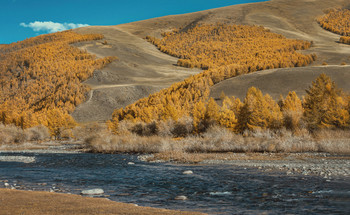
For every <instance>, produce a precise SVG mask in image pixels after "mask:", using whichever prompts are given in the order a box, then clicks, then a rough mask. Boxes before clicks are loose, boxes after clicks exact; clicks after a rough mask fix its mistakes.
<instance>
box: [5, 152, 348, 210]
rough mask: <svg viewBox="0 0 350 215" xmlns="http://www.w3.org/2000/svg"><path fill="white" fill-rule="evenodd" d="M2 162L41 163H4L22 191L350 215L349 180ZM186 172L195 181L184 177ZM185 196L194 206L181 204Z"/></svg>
mask: <svg viewBox="0 0 350 215" xmlns="http://www.w3.org/2000/svg"><path fill="white" fill-rule="evenodd" d="M1 155H11V156H16V155H21V156H35V158H36V160H35V162H33V163H19V162H0V179H1V180H8V181H9V183H10V184H16V186H17V187H21V188H22V189H36V190H49V189H50V188H54V189H60V192H70V193H76V194H79V193H80V192H81V190H83V189H89V188H102V189H104V191H105V194H106V196H108V198H110V199H111V200H114V201H119V202H127V203H135V204H138V205H140V206H151V207H161V208H169V209H181V210H194V211H202V212H207V213H212V214H257V213H266V214H286V213H290V214H310V213H311V214H347V213H348V212H349V211H350V204H349V202H350V182H349V181H348V180H346V179H343V180H341V179H338V180H336V181H330V182H327V181H326V180H325V179H322V178H319V177H312V176H307V177H305V176H286V175H285V174H284V173H278V172H275V173H263V172H260V171H258V170H256V169H244V168H239V167H235V166H230V165H173V164H155V163H153V164H152V163H144V162H140V161H138V160H137V157H136V156H133V155H103V154H33V153H26V154H21V153H18V154H16V153H5V154H4V153H2V154H1ZM128 162H134V163H135V165H128ZM185 170H192V171H193V172H194V174H191V175H184V174H182V172H183V171H185ZM0 186H2V187H3V183H0ZM179 195H185V196H187V197H188V200H186V201H177V200H174V198H175V197H176V196H179Z"/></svg>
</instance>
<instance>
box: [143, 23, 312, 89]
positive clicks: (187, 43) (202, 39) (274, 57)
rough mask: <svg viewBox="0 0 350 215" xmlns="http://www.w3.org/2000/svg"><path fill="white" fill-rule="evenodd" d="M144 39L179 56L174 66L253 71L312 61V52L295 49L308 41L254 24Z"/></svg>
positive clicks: (205, 27)
mask: <svg viewBox="0 0 350 215" xmlns="http://www.w3.org/2000/svg"><path fill="white" fill-rule="evenodd" d="M147 39H148V40H149V41H150V42H152V43H153V44H155V45H156V46H157V47H158V48H159V50H161V51H162V52H164V53H167V54H169V55H172V56H175V57H178V58H180V60H178V65H180V66H184V67H190V68H193V67H197V68H202V69H218V68H219V67H223V66H229V65H234V64H238V65H247V66H249V70H250V71H251V72H253V71H257V70H262V69H273V68H281V67H294V66H305V65H308V64H310V63H311V62H312V61H313V56H312V55H303V54H300V53H298V52H296V50H303V49H307V48H309V47H310V45H311V43H309V42H306V41H301V40H292V39H286V38H285V37H284V36H282V35H279V34H275V33H271V32H270V31H269V30H267V29H265V28H263V27H258V26H247V25H226V24H217V25H201V26H196V27H194V28H193V29H190V30H188V31H183V32H179V31H174V32H173V33H168V34H165V35H164V37H163V38H162V39H156V38H151V37H147ZM214 83H215V81H214Z"/></svg>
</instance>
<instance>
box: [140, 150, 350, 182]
mask: <svg viewBox="0 0 350 215" xmlns="http://www.w3.org/2000/svg"><path fill="white" fill-rule="evenodd" d="M199 156H200V154H199ZM203 156H204V158H201V159H202V161H200V162H198V164H201V165H216V164H220V165H235V166H240V167H242V168H257V169H258V170H260V171H263V172H272V171H280V172H283V173H285V174H286V175H305V176H306V175H313V176H319V177H322V178H325V179H329V180H331V179H335V178H350V156H349V155H344V156H341V155H332V154H329V153H283V154H278V153H251V154H250V153H227V154H219V155H218V156H214V157H215V159H212V158H211V157H213V156H208V158H205V157H206V156H207V155H203ZM139 159H140V160H142V161H150V162H165V161H163V160H157V159H155V157H154V155H141V156H139Z"/></svg>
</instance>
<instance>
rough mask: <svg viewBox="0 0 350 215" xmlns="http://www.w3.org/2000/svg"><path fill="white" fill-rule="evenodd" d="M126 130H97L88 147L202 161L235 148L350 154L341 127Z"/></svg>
mask: <svg viewBox="0 0 350 215" xmlns="http://www.w3.org/2000/svg"><path fill="white" fill-rule="evenodd" d="M123 126H124V125H123ZM162 126H164V124H163V125H162ZM165 127H166V126H165ZM162 129H163V130H165V129H164V128H162ZM170 130H171V129H170ZM126 133H127V132H124V134H123V135H113V134H111V133H110V132H108V131H107V130H105V131H103V132H99V133H95V134H93V135H90V136H89V137H88V138H86V139H85V147H86V148H87V149H88V150H89V151H91V152H95V153H146V154H148V153H153V154H156V158H152V159H159V160H166V161H176V162H199V161H201V159H203V158H204V157H207V158H208V157H211V156H208V154H212V156H214V157H215V156H217V155H218V154H222V153H231V152H235V153H237V152H239V153H264V152H269V153H299V152H328V153H336V154H350V133H349V132H348V131H339V130H323V131H319V132H317V133H314V134H313V135H311V134H310V133H309V132H307V131H306V130H299V131H297V132H295V133H292V132H291V131H288V130H279V131H269V130H266V131H255V132H246V133H244V134H243V135H240V134H235V133H232V132H230V131H229V130H227V129H224V128H221V127H218V126H213V127H210V128H209V129H208V130H207V131H206V132H205V133H203V134H202V135H201V136H194V135H187V136H186V137H183V138H182V137H181V138H174V134H173V136H167V135H164V136H155V135H154V136H139V135H137V134H134V133H127V134H126ZM164 133H166V132H164ZM200 154H202V155H204V156H201V155H200Z"/></svg>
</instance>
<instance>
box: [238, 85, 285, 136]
mask: <svg viewBox="0 0 350 215" xmlns="http://www.w3.org/2000/svg"><path fill="white" fill-rule="evenodd" d="M281 120H282V113H281V111H280V110H279V107H278V105H277V103H276V102H275V101H273V100H272V98H271V97H270V96H268V95H266V96H265V97H264V96H263V94H262V92H261V91H260V90H259V89H257V88H255V87H251V88H249V89H248V92H247V95H246V98H245V99H244V103H243V107H242V109H241V111H240V114H239V117H238V124H239V126H238V130H239V131H240V132H243V131H244V130H247V129H248V130H261V129H267V128H270V129H275V128H278V127H280V122H281Z"/></svg>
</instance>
